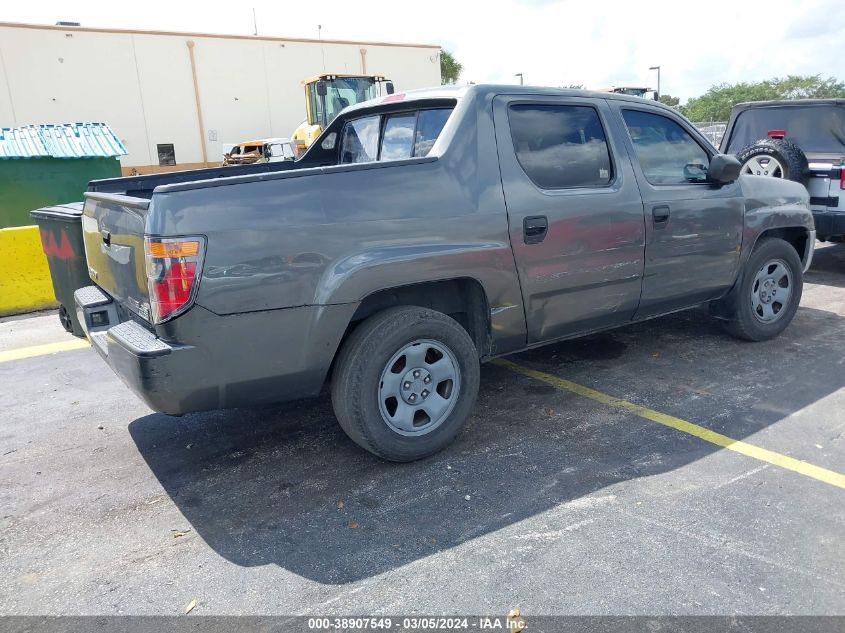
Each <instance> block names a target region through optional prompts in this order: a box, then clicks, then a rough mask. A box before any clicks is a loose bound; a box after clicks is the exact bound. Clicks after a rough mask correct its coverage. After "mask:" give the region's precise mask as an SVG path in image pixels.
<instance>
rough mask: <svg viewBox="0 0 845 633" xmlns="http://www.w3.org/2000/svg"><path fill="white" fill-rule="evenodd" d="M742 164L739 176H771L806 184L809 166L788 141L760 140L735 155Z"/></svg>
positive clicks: (798, 149)
mask: <svg viewBox="0 0 845 633" xmlns="http://www.w3.org/2000/svg"><path fill="white" fill-rule="evenodd" d="M736 157H737V159H738V160H739V162H740V163H741V164H742V168H741V170H740V172H739V173H740V175H742V174H753V175H755V176H772V177H774V178H785V179H786V180H794V181H795V182H800V183H801V184H802V185H806V184H807V178H808V177H809V169H810V168H809V165H808V164H807V157H806V156H805V155H804V152H802V151H801V149H800V148H799V147H798V146H797V145H795V143H791V142H790V141H787V140H784V139H780V138H762V139H760V140H759V141H755V142H754V143H752V144H751V145H748V146H746V147H743V148H742V149H741V150H740V151H738V152H737V153H736Z"/></svg>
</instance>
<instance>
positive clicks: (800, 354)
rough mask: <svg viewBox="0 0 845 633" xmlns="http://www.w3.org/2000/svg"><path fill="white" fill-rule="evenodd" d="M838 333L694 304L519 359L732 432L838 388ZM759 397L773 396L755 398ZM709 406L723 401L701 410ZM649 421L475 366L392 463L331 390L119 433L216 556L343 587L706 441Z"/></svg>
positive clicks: (811, 323) (831, 327)
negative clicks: (752, 340) (459, 395)
mask: <svg viewBox="0 0 845 633" xmlns="http://www.w3.org/2000/svg"><path fill="white" fill-rule="evenodd" d="M843 332H845V323H843V319H842V317H839V316H838V315H835V314H831V313H827V312H823V311H819V310H814V309H809V308H802V309H801V310H800V311H799V314H798V316H797V317H796V320H795V322H794V323H793V325H792V326H790V328H789V329H788V330H787V331H786V333H785V334H784V335H783V336H782V337H780V338H779V339H777V340H775V341H769V342H766V343H759V344H749V343H744V342H741V341H736V340H733V339H730V338H728V337H727V335H725V334H723V333H722V332H721V330H720V328H719V327H718V325H717V324H715V323H714V322H713V321H712V320H710V319H709V318H707V317H706V316H704V315H702V314H699V313H694V312H690V313H682V314H679V315H673V316H669V317H664V318H661V319H658V320H655V321H651V322H647V323H643V324H638V325H633V326H629V327H626V328H622V329H619V330H616V331H614V332H612V333H606V334H599V335H596V336H592V337H589V338H585V339H580V340H575V341H571V342H566V343H561V344H558V345H552V346H548V347H545V348H543V349H539V350H536V351H532V352H529V353H525V354H522V355H519V356H516V357H514V360H515V361H517V362H521V363H524V364H526V365H529V366H532V367H535V368H537V369H541V370H543V371H547V372H550V373H555V374H557V375H560V376H564V377H566V378H568V379H570V380H574V381H576V382H580V383H581V384H588V385H590V386H592V387H595V388H597V389H601V390H603V391H605V392H608V393H612V394H614V395H620V396H623V397H627V398H631V399H636V400H637V401H638V402H640V403H643V404H646V405H648V406H652V407H655V408H660V407H667V408H666V409H664V410H666V411H667V412H669V413H675V414H676V415H684V416H685V417H686V416H689V417H688V418H687V419H691V420H693V421H695V422H697V423H700V424H706V425H711V426H712V427H713V428H716V429H717V430H720V431H722V432H725V433H727V434H729V435H731V436H732V437H734V438H736V439H742V438H744V437H747V436H748V435H749V434H751V433H754V432H756V431H758V430H760V429H762V428H765V427H766V426H769V425H771V424H773V423H775V422H777V421H778V420H780V419H782V418H783V417H784V416H785V415H788V413H789V412H792V411H796V410H798V409H799V408H802V407H805V406H806V405H808V404H810V403H812V402H814V401H816V400H818V399H820V398H823V397H824V396H826V395H828V394H830V393H832V392H834V391H836V390H837V389H839V388H841V387H842V386H843V385H845V374H842V373H841V372H838V373H837V372H831V371H829V370H827V369H825V368H829V367H831V366H837V365H836V363H837V362H838V361H839V359H840V358H841V354H842V352H841V350H842V349H843V346H842V343H843V340H842V339H843ZM831 340H834V341H838V343H837V344H835V345H830V344H829V343H830V342H831ZM774 354H778V355H779V356H781V357H782V356H784V355H786V358H788V359H789V360H788V367H789V371H788V372H783V371H773V370H772V369H773V368H772V365H773V363H772V362H771V358H772V356H773V355H774ZM687 384H688V385H691V388H692V389H698V388H700V390H701V391H702V393H703V394H705V395H702V396H695V395H693V397H692V399H689V398H688V400H689V402H696V403H698V404H697V405H696V406H700V407H701V408H700V409H698V410H696V408H695V406H687V405H685V407H687V408H685V409H684V411H682V412H680V413H679V412H677V411H675V410H672V408H673V407H676V406H680V405H679V404H678V403H679V399H682V398H684V397H686V396H689V394H688V393H687V392H686V391H684V390H683V389H682V388H681V386H682V385H687ZM749 393H750V394H751V396H750V397H749ZM679 394H680V395H679ZM706 394H710V396H707V395H706ZM761 398H762V399H767V398H768V399H770V400H772V402H773V403H774V404H773V405H772V406H771V407H768V408H765V409H759V408H758V407H756V406H754V405H755V403H757V402H759V401H760V399H761ZM714 403H715V404H714ZM687 404H689V403H687ZM713 406H718V407H719V410H720V411H727V412H728V414H727V415H722V416H718V417H717V419H711V414H712V411H713V408H712V407H713ZM711 422H712V424H711ZM650 424H651V423H648V422H642V423H635V422H632V417H631V416H630V414H623V413H620V412H616V411H614V410H612V409H609V408H607V407H603V406H602V405H598V404H596V403H593V402H592V401H588V400H585V399H583V398H579V397H578V396H575V395H572V394H569V393H566V392H560V391H555V390H553V389H552V388H550V387H548V386H546V385H543V384H540V383H537V382H534V381H531V380H529V379H527V378H523V377H521V376H516V375H514V374H512V373H510V372H509V371H508V370H506V369H503V368H501V367H497V366H493V365H485V367H484V368H483V371H482V388H481V393H480V394H479V403H478V406H477V408H476V413H475V415H474V416H473V418H472V420H471V422H470V424H469V427H468V428H467V430H466V431H465V432H464V433H463V434H462V435H461V436H460V437H459V438H458V440H457V441H456V442H455V443H454V444H453V445H452V446H451V447H449V448H448V449H447V450H445V451H444V452H443V453H441V454H439V455H437V456H434V457H432V458H429V459H427V460H424V461H422V462H417V463H414V464H407V465H395V464H388V463H385V462H382V461H380V460H378V459H376V458H375V457H372V456H371V455H369V454H368V453H366V452H364V451H363V450H361V449H359V448H358V447H357V446H355V445H354V444H353V443H352V442H351V441H350V440H348V439H347V438H346V436H345V435H344V434H343V433H342V431H341V430H340V429H339V427H338V426H337V424H336V422H335V420H334V417H333V415H332V412H331V408H330V403H329V400H328V398H326V397H323V398H320V399H318V400H315V401H308V402H297V403H292V404H289V405H285V406H281V407H272V408H261V409H242V410H230V411H215V412H210V413H205V414H196V415H191V416H185V417H183V418H178V419H177V418H170V417H167V416H164V415H158V414H156V415H149V416H146V417H143V418H140V419H138V420H135V421H134V422H133V423H132V424H131V425H130V427H129V428H130V432H131V435H132V438H133V439H134V441H135V443H136V445H137V447H138V450H139V451H140V453H141V455H142V456H143V457H144V459H145V460H146V461H147V463H148V464H149V466H150V468H151V469H152V471H153V473H154V474H155V476H156V477H157V478H158V479H159V481H160V482H161V485H162V486H163V487H164V489H165V490H166V491H167V493H168V494H169V495H170V496H171V497H172V499H173V501H174V502H175V503H176V505H177V506H178V508H179V510H180V511H181V512H182V513H183V514H184V515H185V517H186V518H187V519H188V521H190V523H191V525H192V526H193V527H194V529H195V530H196V531H197V532H198V533H199V535H200V536H201V537H202V538H203V539H204V540H205V541H206V542H207V543H208V545H209V546H211V547H212V548H213V549H214V550H215V551H216V552H217V553H218V554H220V555H221V556H223V557H225V558H226V559H228V560H230V561H232V562H233V563H235V564H238V565H246V566H251V565H265V564H269V563H273V564H277V565H280V566H282V567H284V568H286V569H288V570H290V571H292V572H294V573H296V574H299V575H301V576H304V577H306V578H309V579H312V580H315V581H318V582H321V583H329V584H341V583H348V582H353V581H356V580H359V579H363V578H367V577H370V576H373V575H376V574H380V573H383V572H386V571H389V570H391V569H394V568H397V567H400V566H402V565H406V564H408V563H411V562H413V561H415V560H418V559H421V558H423V557H426V556H429V555H431V554H433V553H435V552H437V551H440V550H445V549H449V548H452V547H455V546H457V545H459V544H461V543H463V542H465V541H468V540H470V539H473V538H475V537H477V536H479V535H482V534H487V533H491V532H493V531H496V530H499V529H501V528H503V527H506V526H509V525H511V524H514V523H517V522H519V521H521V520H523V519H525V518H527V517H531V516H534V515H537V514H539V513H543V512H545V511H547V510H550V509H552V508H555V507H557V506H559V505H560V504H562V503H566V502H568V501H572V500H576V499H579V498H582V497H584V496H586V495H590V494H592V493H595V492H596V491H599V490H601V489H602V488H605V487H606V486H608V485H611V484H613V483H616V482H619V481H624V480H628V479H634V478H638V477H646V476H649V475H655V474H658V473H663V472H667V471H671V470H673V469H677V468H679V467H682V466H684V465H686V464H689V463H691V462H694V461H696V460H698V459H700V458H702V457H704V456H706V455H708V454H710V453H712V452H714V451H716V450H719V449H718V448H717V447H716V446H713V445H710V444H707V443H705V442H703V441H700V440H698V439H696V438H692V437H689V436H686V435H684V434H682V433H678V432H675V431H671V430H668V429H664V428H663V427H658V426H656V425H654V426H653V427H652V426H649V425H650ZM644 429H650V430H649V431H648V432H646V431H644ZM644 438H645V439H647V441H644ZM188 445H191V446H190V448H188ZM467 495H469V497H470V499H469V500H467V499H466V498H465V497H466V496H467ZM338 501H343V507H342V508H339V507H338V505H339V504H338V503H337V502H338ZM350 526H357V527H350ZM490 555H491V556H495V555H496V553H495V552H492V551H491V553H490Z"/></svg>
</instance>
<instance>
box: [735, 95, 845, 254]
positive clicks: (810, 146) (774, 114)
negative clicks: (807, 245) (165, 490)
mask: <svg viewBox="0 0 845 633" xmlns="http://www.w3.org/2000/svg"><path fill="white" fill-rule="evenodd" d="M720 150H721V151H722V152H723V153H725V154H735V155H736V157H737V158H738V159H739V161H740V163H742V173H744V174H756V175H758V176H772V177H775V178H786V179H788V180H794V181H796V182H800V183H801V184H803V185H805V186H806V187H807V190H808V191H809V193H810V208H811V209H812V211H813V218H814V219H815V222H816V233H817V235H818V239H820V240H822V241H827V240H829V241H835V242H841V241H843V238H845V99H798V100H794V101H759V102H757V103H740V104H738V105H736V106H734V108H733V110H732V111H731V118H730V121H729V122H728V127H727V129H726V130H725V136H724V137H723V138H722V143H721V146H720Z"/></svg>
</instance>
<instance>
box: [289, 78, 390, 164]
mask: <svg viewBox="0 0 845 633" xmlns="http://www.w3.org/2000/svg"><path fill="white" fill-rule="evenodd" d="M302 83H303V84H304V85H305V112H306V119H305V121H303V122H302V123H300V125H299V127H298V128H296V131H295V132H294V133H293V135H292V139H293V142H294V144H295V146H296V149H297V156H299V155H300V154H302V153H303V152H304V151H305V150H306V149H308V147H309V146H310V145H311V143H313V142H314V139H316V138H317V137H318V136H320V133H321V132H322V131H323V130H324V129H325V127H326V126H327V125H328V124H329V123H331V122H332V120H333V119H334V118H335V117H336V116H337V115H338V113H339V112H340V111H341V110H343V108H345V107H346V106H350V105H354V104H356V103H361V102H362V101H367V100H369V99H375V98H376V97H378V96H381V95H382V94H389V95H390V94H393V82H392V81H390V80H389V79H385V78H384V77H381V76H379V75H317V76H316V77H310V78H308V79H306V80H305V81H303V82H302Z"/></svg>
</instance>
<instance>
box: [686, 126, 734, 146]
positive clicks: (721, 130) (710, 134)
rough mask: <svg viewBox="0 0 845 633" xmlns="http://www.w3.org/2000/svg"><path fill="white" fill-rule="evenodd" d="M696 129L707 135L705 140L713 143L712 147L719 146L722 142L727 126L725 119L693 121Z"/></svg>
mask: <svg viewBox="0 0 845 633" xmlns="http://www.w3.org/2000/svg"><path fill="white" fill-rule="evenodd" d="M693 125H694V126H695V127H697V128H698V131H699V132H701V133H702V134H704V136H706V137H707V140H708V141H710V142H711V143H713V146H714V147H719V143H721V142H722V137H723V136H724V135H725V128H727V127H728V122H727V121H707V122H699V123H693Z"/></svg>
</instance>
